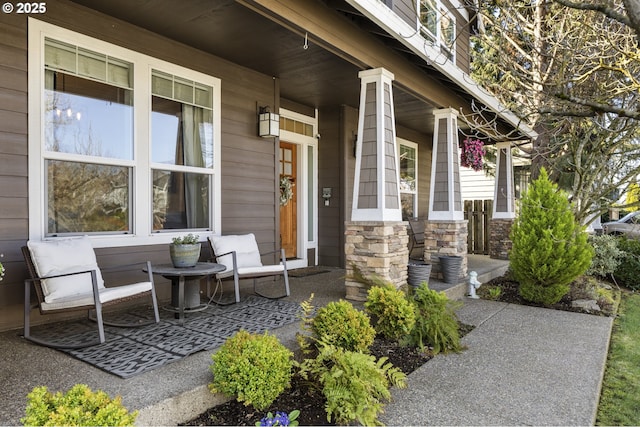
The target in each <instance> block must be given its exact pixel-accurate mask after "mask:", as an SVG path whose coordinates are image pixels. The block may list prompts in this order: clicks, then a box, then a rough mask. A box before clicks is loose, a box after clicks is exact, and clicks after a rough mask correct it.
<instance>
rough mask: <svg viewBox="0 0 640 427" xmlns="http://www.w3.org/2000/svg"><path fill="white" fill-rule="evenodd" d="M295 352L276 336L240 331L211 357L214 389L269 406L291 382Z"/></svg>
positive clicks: (247, 404)
mask: <svg viewBox="0 0 640 427" xmlns="http://www.w3.org/2000/svg"><path fill="white" fill-rule="evenodd" d="M292 357H293V353H292V352H291V351H289V350H288V349H287V348H286V347H285V346H284V345H282V344H281V343H280V341H278V338H277V337H275V336H274V335H270V334H269V333H267V332H265V333H264V334H262V335H259V334H251V333H249V332H247V331H245V330H241V331H238V332H237V333H236V334H235V335H234V336H232V337H231V338H229V339H227V341H225V343H224V344H223V345H222V346H221V347H220V349H219V350H218V351H217V352H216V353H214V354H213V355H212V356H211V359H212V360H213V364H212V365H211V367H210V369H211V372H212V373H213V382H212V383H210V384H209V389H210V390H211V392H221V393H224V394H225V395H227V396H236V398H237V400H238V401H240V402H244V404H245V405H246V406H249V405H251V406H253V408H255V409H257V410H263V409H266V408H267V407H268V406H269V405H270V404H271V403H273V401H274V400H275V399H276V398H277V397H278V396H279V395H280V394H281V393H282V392H283V391H284V390H285V389H286V388H288V387H289V385H290V384H291V375H292V366H293V362H292Z"/></svg>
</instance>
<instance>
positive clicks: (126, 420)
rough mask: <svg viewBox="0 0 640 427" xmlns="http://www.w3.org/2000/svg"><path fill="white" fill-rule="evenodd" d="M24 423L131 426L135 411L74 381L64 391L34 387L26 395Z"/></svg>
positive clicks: (32, 424)
mask: <svg viewBox="0 0 640 427" xmlns="http://www.w3.org/2000/svg"><path fill="white" fill-rule="evenodd" d="M27 400H28V403H27V409H26V416H25V417H24V418H22V419H21V420H20V422H22V424H23V425H26V426H131V425H133V424H134V422H135V420H136V417H137V416H138V411H134V412H131V413H130V412H129V411H128V410H127V408H125V407H124V406H122V399H121V397H120V396H117V397H116V398H115V399H111V398H110V397H109V396H108V395H107V393H105V392H104V391H101V390H98V391H96V392H93V391H91V389H90V388H89V386H87V385H86V384H76V385H74V386H73V387H71V388H70V389H69V390H68V391H67V392H66V393H64V394H63V393H62V392H56V393H51V392H49V390H48V389H47V387H45V386H40V387H35V388H34V389H33V390H32V391H31V393H29V394H28V395H27Z"/></svg>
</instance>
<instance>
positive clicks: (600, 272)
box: [586, 234, 624, 277]
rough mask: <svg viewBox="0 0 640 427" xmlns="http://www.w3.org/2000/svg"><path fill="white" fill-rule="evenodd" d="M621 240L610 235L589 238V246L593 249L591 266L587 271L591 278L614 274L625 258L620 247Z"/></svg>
mask: <svg viewBox="0 0 640 427" xmlns="http://www.w3.org/2000/svg"><path fill="white" fill-rule="evenodd" d="M618 241H619V238H618V237H616V236H612V235H610V234H603V235H600V236H589V244H591V246H592V247H593V258H592V259H591V265H590V266H589V268H588V269H587V271H586V274H587V275H589V276H598V277H606V276H608V275H610V274H613V273H614V272H615V271H616V269H617V268H618V266H619V265H620V262H621V260H622V257H623V256H624V252H623V251H621V250H620V248H619V247H618Z"/></svg>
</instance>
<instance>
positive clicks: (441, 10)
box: [416, 0, 457, 64]
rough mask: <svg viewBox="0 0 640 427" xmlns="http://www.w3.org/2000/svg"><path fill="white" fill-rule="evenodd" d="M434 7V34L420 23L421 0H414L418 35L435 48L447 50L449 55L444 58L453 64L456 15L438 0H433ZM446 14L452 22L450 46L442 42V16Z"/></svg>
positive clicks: (454, 59)
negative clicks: (451, 41)
mask: <svg viewBox="0 0 640 427" xmlns="http://www.w3.org/2000/svg"><path fill="white" fill-rule="evenodd" d="M433 3H434V6H435V9H436V33H435V34H434V33H433V32H432V31H431V30H429V29H428V28H427V27H426V26H425V25H423V24H422V21H421V19H420V12H421V10H422V0H416V10H417V11H418V13H417V16H416V19H417V25H418V28H419V29H420V36H421V37H422V38H423V39H424V40H425V42H427V43H429V44H431V45H432V46H433V47H434V48H435V49H442V50H444V51H445V52H447V53H448V54H449V55H450V56H451V57H450V58H449V57H447V58H446V59H447V60H449V61H451V62H452V63H453V64H455V61H456V44H457V39H456V37H457V28H456V17H455V15H454V14H453V13H452V12H451V11H450V10H449V9H448V8H447V7H445V6H444V5H443V4H442V2H441V1H440V0H433ZM443 14H446V15H447V16H448V17H449V19H450V20H451V22H452V24H453V44H452V45H451V48H449V47H448V46H446V45H444V43H442V16H443ZM425 33H426V34H429V35H428V36H425V35H424V34H425Z"/></svg>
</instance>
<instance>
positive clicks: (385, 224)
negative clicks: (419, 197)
mask: <svg viewBox="0 0 640 427" xmlns="http://www.w3.org/2000/svg"><path fill="white" fill-rule="evenodd" d="M407 226H408V224H407V222H405V221H346V222H345V255H346V262H345V264H346V278H345V287H346V299H350V300H355V301H366V299H367V291H368V290H369V286H368V285H366V284H364V283H359V282H356V281H354V280H353V279H351V278H352V277H353V275H354V272H355V269H356V268H357V269H358V270H359V271H360V272H361V273H362V275H363V276H364V277H369V276H372V275H374V274H375V275H377V276H380V277H382V278H383V279H384V280H386V281H388V282H390V283H391V284H393V285H394V286H395V287H396V288H400V287H402V286H404V285H406V284H407V264H408V262H409V247H408V244H409V235H408V234H407Z"/></svg>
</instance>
